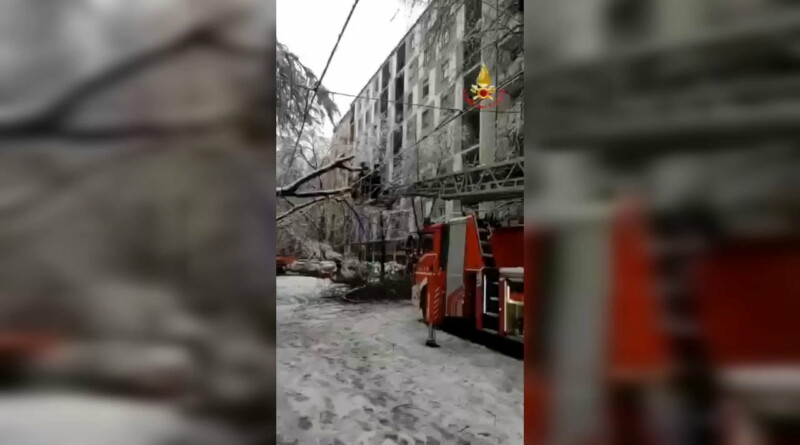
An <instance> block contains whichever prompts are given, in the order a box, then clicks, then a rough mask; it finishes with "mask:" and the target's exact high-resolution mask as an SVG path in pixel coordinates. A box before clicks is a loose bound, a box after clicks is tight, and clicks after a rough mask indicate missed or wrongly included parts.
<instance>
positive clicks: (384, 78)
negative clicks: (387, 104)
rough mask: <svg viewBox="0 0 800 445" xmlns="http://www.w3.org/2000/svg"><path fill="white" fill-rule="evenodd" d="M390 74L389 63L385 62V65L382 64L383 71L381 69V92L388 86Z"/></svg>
mask: <svg viewBox="0 0 800 445" xmlns="http://www.w3.org/2000/svg"><path fill="white" fill-rule="evenodd" d="M391 74H392V72H391V71H390V70H389V61H388V60H387V61H386V63H384V64H383V69H381V90H383V89H385V88H386V87H387V86H388V85H389V76H390V75H391Z"/></svg>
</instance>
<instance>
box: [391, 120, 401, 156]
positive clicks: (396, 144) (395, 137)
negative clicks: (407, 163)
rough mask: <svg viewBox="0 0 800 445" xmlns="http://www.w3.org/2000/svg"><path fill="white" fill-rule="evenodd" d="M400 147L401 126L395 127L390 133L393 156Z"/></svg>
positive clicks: (398, 151)
mask: <svg viewBox="0 0 800 445" xmlns="http://www.w3.org/2000/svg"><path fill="white" fill-rule="evenodd" d="M401 148H403V127H397V129H396V130H394V133H393V134H392V150H393V152H394V154H395V156H397V154H398V153H400V149H401Z"/></svg>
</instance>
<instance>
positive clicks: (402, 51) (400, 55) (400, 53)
mask: <svg viewBox="0 0 800 445" xmlns="http://www.w3.org/2000/svg"><path fill="white" fill-rule="evenodd" d="M404 66H406V43H405V42H403V43H402V44H401V45H400V48H398V49H397V66H396V69H395V72H397V73H399V72H400V70H402V69H403V67H404Z"/></svg>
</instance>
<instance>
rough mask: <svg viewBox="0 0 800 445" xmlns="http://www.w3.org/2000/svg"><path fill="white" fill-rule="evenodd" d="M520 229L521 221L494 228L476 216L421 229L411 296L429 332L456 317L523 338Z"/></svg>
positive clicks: (477, 326)
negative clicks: (516, 223) (518, 223)
mask: <svg viewBox="0 0 800 445" xmlns="http://www.w3.org/2000/svg"><path fill="white" fill-rule="evenodd" d="M523 233H524V232H523V226H521V225H520V226H506V227H498V226H495V225H492V224H490V223H488V222H487V221H483V220H480V219H478V218H476V217H475V216H474V215H469V216H465V217H462V218H456V219H451V220H449V221H447V222H443V223H437V224H430V225H427V226H425V227H424V229H423V230H422V231H421V232H420V236H419V249H418V258H417V262H416V265H415V268H414V285H413V288H412V289H413V290H412V300H413V302H414V304H415V305H417V306H419V308H420V309H421V311H422V317H423V320H424V322H425V324H427V325H428V326H429V328H430V330H431V331H430V332H431V335H432V334H433V332H434V331H433V329H434V328H435V327H437V326H440V325H441V324H442V323H444V322H445V320H454V321H455V320H458V321H461V322H462V323H464V324H467V325H469V326H470V327H471V328H474V329H476V330H478V331H483V332H488V333H491V334H494V335H498V336H502V337H508V338H510V339H514V340H518V341H520V342H521V341H522V338H523V328H522V327H523V305H524V297H523V296H524V289H523V268H522V265H523V253H522V252H523V242H524V239H523ZM429 340H431V338H430V337H429Z"/></svg>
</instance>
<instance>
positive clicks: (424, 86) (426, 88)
mask: <svg viewBox="0 0 800 445" xmlns="http://www.w3.org/2000/svg"><path fill="white" fill-rule="evenodd" d="M430 87H431V86H430V82H429V81H428V79H425V80H423V81H422V98H423V99H424V98H426V97H428V93H429V92H430Z"/></svg>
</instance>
